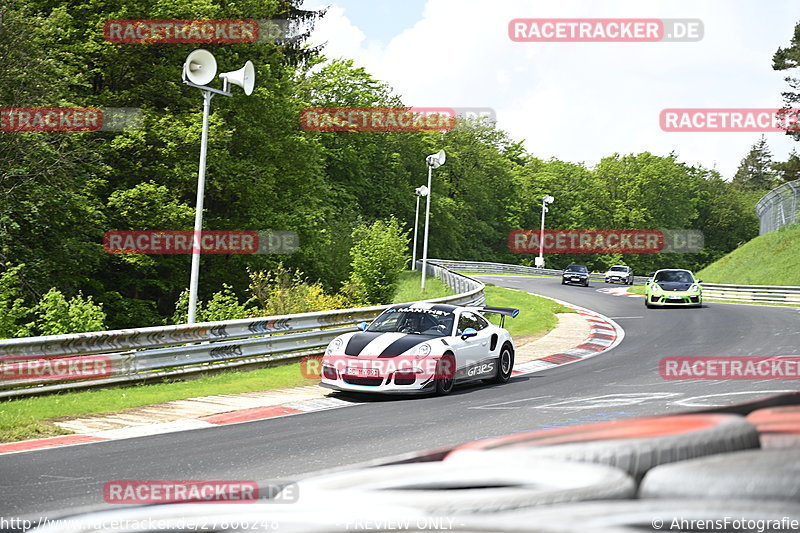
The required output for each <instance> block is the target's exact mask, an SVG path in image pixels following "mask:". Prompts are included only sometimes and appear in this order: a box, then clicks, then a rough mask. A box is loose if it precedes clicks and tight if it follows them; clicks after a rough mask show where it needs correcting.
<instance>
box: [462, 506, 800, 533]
mask: <svg viewBox="0 0 800 533" xmlns="http://www.w3.org/2000/svg"><path fill="white" fill-rule="evenodd" d="M798 513H800V505H798V504H797V503H794V502H786V501H777V502H766V501H747V500H745V501H742V500H687V499H680V500H622V501H619V500H618V501H597V502H581V503H570V504H556V505H547V506H541V507H535V508H531V509H523V510H513V511H507V512H500V513H491V514H477V513H476V514H470V515H466V514H465V515H461V516H460V517H459V519H460V520H459V521H460V523H461V524H460V525H461V527H463V531H495V532H498V533H504V532H512V531H513V532H514V533H525V532H531V533H533V532H535V533H556V532H557V533H586V532H588V531H592V532H609V533H610V532H614V533H624V532H629V533H637V532H639V533H641V532H644V531H650V532H655V531H658V530H661V531H663V532H665V533H667V532H672V533H681V532H687V531H700V530H701V529H698V528H697V527H691V526H690V527H691V529H689V528H685V527H680V524H679V523H677V524H675V525H676V526H678V527H674V526H672V523H673V522H675V521H679V522H689V521H691V522H693V523H698V522H700V521H703V522H705V523H706V524H715V523H720V524H722V523H725V521H726V520H727V521H728V523H729V524H730V523H731V521H732V520H734V519H735V520H737V521H739V522H740V523H743V524H748V523H749V524H748V525H744V527H738V528H736V529H734V528H733V526H731V527H728V528H725V531H736V532H737V533H751V532H756V531H764V528H763V527H759V526H761V525H763V523H764V522H767V521H770V522H778V521H780V520H781V518H782V517H790V518H791V519H796V518H797V516H798ZM759 521H760V522H761V524H759ZM671 526H672V527H671ZM778 530H780V531H789V528H783V527H780V526H778V527H777V528H776V529H775V531H778ZM705 531H721V529H719V528H711V527H708V526H706V529H705Z"/></svg>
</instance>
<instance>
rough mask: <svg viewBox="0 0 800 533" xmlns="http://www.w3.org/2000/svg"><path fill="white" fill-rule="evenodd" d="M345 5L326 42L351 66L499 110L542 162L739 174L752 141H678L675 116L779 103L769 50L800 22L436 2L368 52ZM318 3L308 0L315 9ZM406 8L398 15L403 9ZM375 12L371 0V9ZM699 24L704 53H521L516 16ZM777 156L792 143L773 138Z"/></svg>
mask: <svg viewBox="0 0 800 533" xmlns="http://www.w3.org/2000/svg"><path fill="white" fill-rule="evenodd" d="M333 1H334V5H333V6H332V7H331V8H330V10H329V12H328V15H327V16H326V17H325V19H324V20H323V21H322V22H320V23H319V25H318V30H317V33H316V34H315V38H317V39H320V40H327V41H328V47H327V49H326V54H327V55H328V56H329V57H341V56H344V57H352V58H354V59H356V61H357V62H358V63H359V64H361V65H363V66H364V67H366V68H367V69H368V70H369V71H370V72H372V73H373V74H374V75H375V76H376V77H377V78H379V79H383V80H386V81H387V82H389V84H390V85H391V86H392V87H394V88H395V89H396V90H397V92H398V93H399V94H401V95H402V96H403V99H404V101H405V102H406V103H407V104H410V105H416V106H449V107H491V108H494V109H495V110H496V112H497V114H498V118H499V127H501V128H503V129H505V130H507V131H509V132H510V133H511V135H512V136H513V137H514V138H516V139H526V146H527V148H528V150H529V151H530V152H531V153H533V154H534V155H537V156H539V157H544V158H547V157H551V156H553V157H558V158H560V159H564V160H568V161H585V162H587V163H589V164H593V163H596V162H597V161H598V160H599V159H600V158H602V157H604V156H607V155H610V154H612V153H614V152H621V153H628V152H640V151H645V150H648V151H651V152H654V153H658V154H667V153H669V152H670V151H673V150H674V151H676V152H677V153H678V154H679V156H680V157H681V159H682V160H684V161H687V162H689V163H700V164H703V165H704V166H706V167H714V166H716V168H717V169H718V170H720V171H721V172H722V173H723V175H724V176H725V177H728V178H729V177H731V176H732V175H733V173H734V172H735V170H736V167H737V166H738V163H739V161H740V159H741V158H742V157H743V156H744V155H745V153H746V152H747V150H748V149H749V147H750V146H751V145H752V144H753V143H754V142H755V141H756V140H757V138H758V136H759V135H758V134H750V133H719V134H712V133H667V132H663V131H661V129H660V127H659V122H658V118H659V112H660V111H661V110H662V109H664V108H668V107H678V108H681V107H778V106H780V105H781V103H782V101H781V96H780V93H781V91H784V90H786V89H787V86H786V83H785V82H784V81H783V77H784V76H785V75H786V73H777V72H774V71H773V70H772V69H771V61H772V54H773V53H774V52H775V50H776V49H777V48H778V47H779V46H786V45H787V44H788V43H789V40H790V38H791V36H792V33H793V29H794V24H795V23H796V22H798V21H799V20H800V3H798V2H796V0H773V1H771V2H769V3H764V2H757V1H756V0H705V1H704V2H695V1H688V0H651V1H649V2H647V3H643V2H641V1H640V0H604V1H603V2H594V1H591V0H562V1H559V2H552V1H550V0H545V1H543V0H501V1H498V2H493V3H487V2H483V1H477V0H428V2H427V4H426V6H425V9H424V11H423V14H422V18H421V20H419V21H418V22H417V23H416V24H415V25H414V26H413V27H411V28H408V29H406V30H405V31H403V32H402V33H400V34H399V35H396V36H394V37H393V38H391V39H390V40H388V42H387V44H386V45H382V44H381V43H379V42H375V41H373V42H367V39H366V37H365V35H364V33H363V32H362V31H361V30H360V29H359V28H357V27H355V26H353V25H352V23H351V22H350V21H349V19H348V18H347V13H346V12H345V11H344V10H343V9H341V8H339V7H337V6H336V5H335V0H333ZM311 5H314V4H313V3H311V2H307V4H306V6H311ZM398 5H401V4H399V3H398ZM365 9H369V8H368V2H365ZM547 17H557V18H593V17H594V18H614V17H625V18H699V19H701V20H703V22H704V29H705V37H704V39H703V40H702V41H700V42H694V43H517V42H512V41H511V40H510V39H509V37H508V33H507V27H508V22H509V21H510V20H511V19H513V18H547ZM767 140H768V142H769V144H770V146H771V147H772V149H773V152H774V154H775V156H776V158H778V159H783V158H785V157H786V155H787V154H788V153H789V151H790V150H791V148H792V147H794V146H795V144H796V143H795V142H794V141H792V140H790V139H789V138H788V137H786V136H785V135H782V134H778V133H770V134H767Z"/></svg>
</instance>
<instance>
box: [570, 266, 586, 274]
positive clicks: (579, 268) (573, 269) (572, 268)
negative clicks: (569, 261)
mask: <svg viewBox="0 0 800 533" xmlns="http://www.w3.org/2000/svg"><path fill="white" fill-rule="evenodd" d="M567 272H588V270H587V268H586V267H585V266H583V265H570V266H568V267H567Z"/></svg>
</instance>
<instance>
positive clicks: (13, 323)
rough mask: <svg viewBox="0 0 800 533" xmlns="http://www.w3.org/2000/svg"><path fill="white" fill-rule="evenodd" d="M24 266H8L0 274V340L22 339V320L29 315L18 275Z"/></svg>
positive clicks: (23, 333) (23, 332)
mask: <svg viewBox="0 0 800 533" xmlns="http://www.w3.org/2000/svg"><path fill="white" fill-rule="evenodd" d="M24 266H25V265H17V266H9V265H6V267H5V268H6V270H5V271H4V272H2V273H0V338H2V339H9V338H12V337H22V336H24V335H25V334H26V333H27V330H26V329H25V328H24V327H23V324H24V320H25V319H26V318H27V317H28V315H29V314H30V313H31V310H30V309H29V308H28V307H26V305H25V301H24V300H23V299H22V290H21V289H20V286H19V273H20V271H21V270H22V268H23V267H24Z"/></svg>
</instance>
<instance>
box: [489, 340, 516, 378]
mask: <svg viewBox="0 0 800 533" xmlns="http://www.w3.org/2000/svg"><path fill="white" fill-rule="evenodd" d="M513 370H514V351H513V350H512V349H511V346H509V345H508V344H504V345H503V348H502V350H500V357H499V359H498V360H497V375H496V376H495V377H494V378H493V379H492V380H491V381H492V383H508V380H509V379H510V378H511V372H512V371H513Z"/></svg>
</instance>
